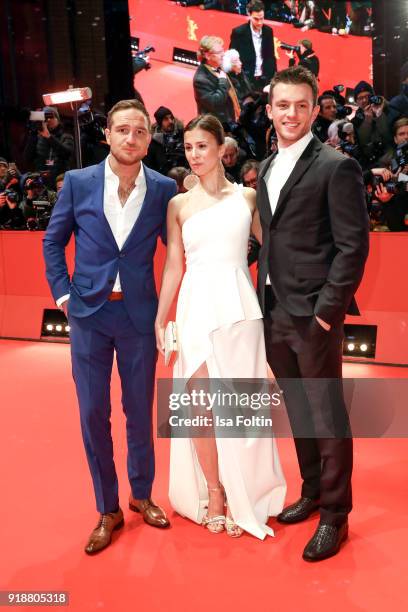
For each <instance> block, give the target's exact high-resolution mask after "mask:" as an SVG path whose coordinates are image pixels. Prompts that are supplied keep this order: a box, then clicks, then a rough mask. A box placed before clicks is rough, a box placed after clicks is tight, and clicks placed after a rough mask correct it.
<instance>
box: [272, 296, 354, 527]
mask: <svg viewBox="0 0 408 612" xmlns="http://www.w3.org/2000/svg"><path fill="white" fill-rule="evenodd" d="M264 324H265V344H266V354H267V359H268V363H269V365H270V367H271V369H272V371H273V373H274V375H275V377H276V379H277V380H278V382H279V384H280V387H281V389H282V390H283V392H284V400H285V405H286V409H287V412H288V417H289V421H290V424H291V428H292V432H293V436H294V441H295V446H296V453H297V457H298V462H299V467H300V473H301V477H302V479H303V484H302V496H304V497H309V498H312V499H320V515H321V520H322V521H323V522H325V523H329V524H332V525H341V524H342V523H344V522H345V520H346V519H347V515H348V513H349V512H350V510H351V508H352V494H351V474H352V468H353V441H352V437H351V430H350V423H349V418H348V413H347V410H346V406H345V402H344V397H343V388H342V378H341V377H342V341H343V324H342V323H341V324H337V325H334V326H333V327H332V328H331V329H330V331H325V330H324V329H323V328H322V327H321V325H320V324H319V323H318V322H317V320H316V318H315V317H314V316H312V317H311V316H305V317H295V316H292V315H290V314H289V313H287V312H286V311H285V310H284V309H283V308H282V306H281V305H280V304H279V302H277V301H276V299H275V298H274V296H273V294H272V291H271V289H270V288H268V287H267V290H266V309H265V318H264Z"/></svg>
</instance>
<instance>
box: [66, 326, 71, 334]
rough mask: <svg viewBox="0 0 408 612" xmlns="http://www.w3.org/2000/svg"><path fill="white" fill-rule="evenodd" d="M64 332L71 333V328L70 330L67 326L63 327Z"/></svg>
mask: <svg viewBox="0 0 408 612" xmlns="http://www.w3.org/2000/svg"><path fill="white" fill-rule="evenodd" d="M65 331H66V332H67V333H69V332H70V331H71V328H70V326H69V325H66V326H65Z"/></svg>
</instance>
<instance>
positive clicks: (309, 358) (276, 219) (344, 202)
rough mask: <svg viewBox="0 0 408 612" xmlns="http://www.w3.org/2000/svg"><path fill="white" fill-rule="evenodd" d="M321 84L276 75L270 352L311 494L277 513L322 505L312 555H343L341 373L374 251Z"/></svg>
mask: <svg viewBox="0 0 408 612" xmlns="http://www.w3.org/2000/svg"><path fill="white" fill-rule="evenodd" d="M317 92H318V87H317V82H316V79H315V77H314V76H313V75H312V73H311V72H310V71H308V70H306V69H305V68H303V67H301V66H296V67H293V68H287V69H286V70H282V71H281V72H279V73H277V74H276V75H275V77H274V79H273V80H272V83H271V88H270V94H269V95H270V97H269V104H268V105H267V112H268V116H269V119H271V120H273V124H274V127H275V129H276V133H277V137H278V146H279V149H278V152H277V153H275V154H274V155H272V156H270V157H269V158H267V159H266V160H265V161H264V162H263V163H262V164H261V168H260V173H259V185H258V190H257V203H258V208H259V213H260V219H261V225H262V247H261V251H260V254H259V269H258V295H259V300H260V304H261V308H262V311H263V313H264V320H265V342H266V352H267V357H268V362H269V365H270V366H271V368H272V371H273V372H274V374H275V376H276V377H277V379H278V380H279V382H280V386H281V389H283V391H284V400H285V404H286V408H287V411H288V415H289V420H290V423H291V427H292V431H293V435H294V439H295V445H296V452H297V457H298V462H299V466H300V473H301V476H302V479H303V485H302V492H301V498H300V499H299V500H298V501H297V502H296V503H294V504H292V505H291V506H289V507H288V508H286V509H285V510H284V511H283V512H282V513H281V514H280V515H279V516H278V521H279V522H281V523H286V524H288V523H296V522H299V521H302V520H305V519H306V518H308V517H309V516H310V514H312V513H313V512H315V511H317V510H320V522H319V525H318V528H317V530H316V532H315V534H314V536H313V537H312V539H311V540H310V541H309V542H308V544H307V546H306V548H305V549H304V552H303V558H304V559H305V560H308V561H317V560H321V559H325V558H327V557H329V556H332V555H334V554H336V553H337V552H338V550H339V549H340V544H341V543H342V542H343V541H344V540H345V539H346V537H347V533H348V513H349V512H350V510H351V508H352V498H351V473H352V465H353V450H352V437H351V431H350V424H349V419H348V414H347V411H346V407H345V403H344V398H343V391H342V380H341V376H342V374H341V368H342V340H343V321H344V318H345V315H346V313H349V314H359V313H358V309H357V305H356V303H355V301H354V297H353V296H354V293H355V291H356V289H357V287H358V285H359V283H360V281H361V278H362V275H363V271H364V265H365V260H366V258H367V253H368V216H367V210H366V203H365V192H364V184H363V178H362V173H361V168H360V166H359V164H358V163H357V162H356V161H355V160H354V159H351V158H348V157H345V156H343V155H342V154H341V153H339V152H337V151H335V150H334V149H332V148H331V147H328V146H326V145H324V144H322V143H321V142H320V141H319V140H318V139H317V138H316V137H314V136H313V135H312V133H311V126H312V123H313V121H314V119H315V118H316V117H317V114H318V112H319V106H317Z"/></svg>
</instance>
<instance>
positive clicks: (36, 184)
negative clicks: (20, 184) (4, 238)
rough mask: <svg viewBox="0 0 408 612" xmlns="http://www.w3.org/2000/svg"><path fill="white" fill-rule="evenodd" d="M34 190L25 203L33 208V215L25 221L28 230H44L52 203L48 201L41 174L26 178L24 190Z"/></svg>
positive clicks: (49, 216)
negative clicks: (31, 197)
mask: <svg viewBox="0 0 408 612" xmlns="http://www.w3.org/2000/svg"><path fill="white" fill-rule="evenodd" d="M29 190H31V191H34V195H33V199H30V200H27V201H26V203H27V205H29V206H31V207H32V208H33V210H34V215H35V216H34V217H32V218H30V219H29V220H28V221H27V228H28V229H29V230H45V229H46V228H47V225H48V222H49V220H50V218H51V212H52V209H53V205H54V204H53V203H52V202H50V200H49V196H48V191H47V189H46V187H45V182H44V179H43V177H42V176H34V177H32V178H31V177H29V178H28V179H26V181H25V183H24V191H25V192H28V191H29Z"/></svg>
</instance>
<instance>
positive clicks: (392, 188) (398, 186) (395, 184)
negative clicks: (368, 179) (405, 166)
mask: <svg viewBox="0 0 408 612" xmlns="http://www.w3.org/2000/svg"><path fill="white" fill-rule="evenodd" d="M372 184H373V189H375V188H376V187H378V186H379V185H384V187H385V189H386V190H387V193H392V194H393V195H396V194H401V193H406V192H407V191H408V182H405V181H383V179H382V178H381V176H374V177H373V180H372Z"/></svg>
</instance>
